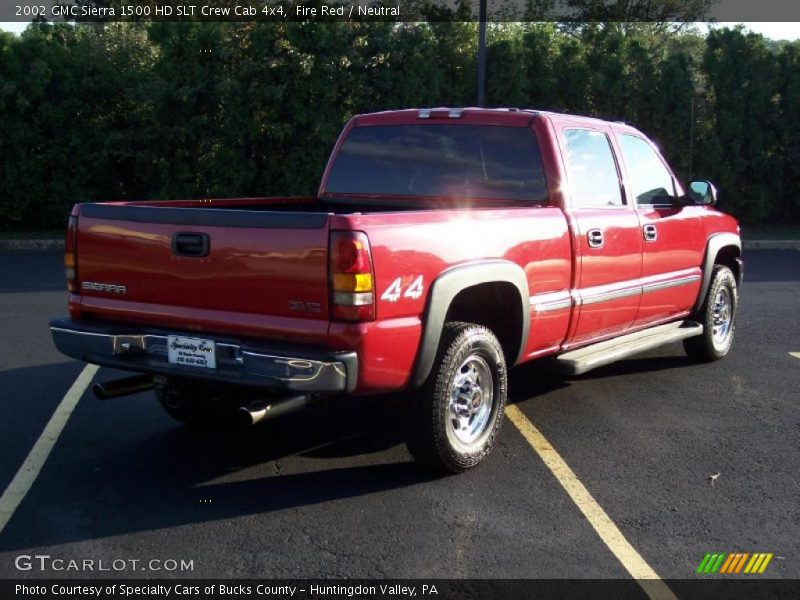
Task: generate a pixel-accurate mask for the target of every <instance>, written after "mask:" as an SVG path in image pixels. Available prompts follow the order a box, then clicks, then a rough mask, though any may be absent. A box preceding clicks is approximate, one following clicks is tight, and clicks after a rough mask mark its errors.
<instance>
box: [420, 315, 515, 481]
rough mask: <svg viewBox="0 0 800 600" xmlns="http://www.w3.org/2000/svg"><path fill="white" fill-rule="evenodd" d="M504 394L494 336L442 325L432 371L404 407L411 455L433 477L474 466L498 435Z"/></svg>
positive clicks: (471, 326)
mask: <svg viewBox="0 0 800 600" xmlns="http://www.w3.org/2000/svg"><path fill="white" fill-rule="evenodd" d="M507 394H508V380H507V375H506V363H505V358H504V356H503V349H502V347H501V346H500V343H499V342H498V341H497V338H496V337H495V335H494V334H493V333H492V332H491V331H490V330H489V329H487V328H486V327H483V326H481V325H474V324H470V323H446V324H445V327H444V331H443V333H442V340H441V343H440V345H439V351H438V353H437V357H436V362H435V365H434V368H433V370H432V371H431V374H430V375H429V377H428V379H427V381H426V382H425V384H424V385H423V386H422V388H421V389H420V390H419V392H418V393H417V394H416V397H415V398H414V400H413V401H412V404H411V406H410V407H409V408H410V414H409V419H408V422H409V429H408V432H407V439H408V441H407V445H408V449H409V451H410V452H411V454H412V456H414V458H415V459H416V460H417V461H418V462H420V463H422V464H423V465H425V466H427V467H429V468H432V469H433V470H435V471H438V472H444V473H460V472H462V471H466V470H467V469H471V468H472V467H475V466H476V465H478V463H480V462H481V461H482V460H483V459H484V458H485V457H486V456H487V455H488V454H489V452H490V451H491V449H492V445H493V444H494V440H495V438H496V437H497V434H498V432H499V431H500V426H501V424H502V422H503V409H504V407H505V404H506V397H507Z"/></svg>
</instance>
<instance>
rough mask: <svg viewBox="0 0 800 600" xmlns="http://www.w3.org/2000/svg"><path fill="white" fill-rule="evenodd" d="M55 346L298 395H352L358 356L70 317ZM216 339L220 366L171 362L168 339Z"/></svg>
mask: <svg viewBox="0 0 800 600" xmlns="http://www.w3.org/2000/svg"><path fill="white" fill-rule="evenodd" d="M50 332H51V333H52V336H53V342H54V343H55V345H56V348H58V349H59V351H61V352H62V353H63V354H66V355H67V356H71V357H72V358H77V359H78V360H83V361H86V362H90V363H94V364H97V365H101V366H105V367H113V368H115V369H123V370H127V371H136V372H139V373H152V374H154V375H165V376H167V377H179V378H195V379H208V380H214V381H220V382H228V383H235V384H239V385H253V386H258V387H265V388H270V389H273V390H277V391H280V390H284V391H287V392H300V393H337V392H352V391H353V389H354V388H355V386H356V379H357V374H358V359H357V357H356V353H355V352H328V351H324V350H315V349H308V348H306V347H299V346H293V345H289V344H263V345H262V344H260V343H247V342H241V341H239V340H236V339H231V338H227V337H221V336H215V335H212V334H205V333H197V332H181V331H161V330H157V331H156V330H153V331H151V330H147V331H142V330H136V329H132V328H129V327H125V326H113V325H108V324H96V323H82V322H78V321H73V320H71V319H68V318H60V319H55V320H53V321H51V322H50ZM168 335H184V336H190V337H202V338H205V339H210V340H213V341H214V343H215V345H216V353H217V368H216V369H206V368H202V367H188V366H182V365H173V364H170V363H169V362H168V361H167V336H168Z"/></svg>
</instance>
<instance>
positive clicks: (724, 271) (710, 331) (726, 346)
mask: <svg viewBox="0 0 800 600" xmlns="http://www.w3.org/2000/svg"><path fill="white" fill-rule="evenodd" d="M738 300H739V297H738V291H737V288H736V278H735V277H734V275H733V272H732V271H731V270H730V269H729V268H728V267H726V266H724V265H715V266H714V270H713V271H712V274H711V284H710V285H709V286H708V294H707V295H706V299H705V302H703V306H702V308H701V309H700V312H699V313H698V315H697V317H696V318H697V319H698V320H699V321H700V322H701V323H702V325H703V335H698V336H696V337H691V338H688V339H685V340H684V341H683V347H684V349H685V350H686V354H688V355H689V357H690V358H692V359H694V360H697V361H701V362H710V361H714V360H719V359H720V358H723V357H724V356H725V355H727V354H728V352H730V349H731V346H733V338H734V332H735V330H736V308H737V305H738Z"/></svg>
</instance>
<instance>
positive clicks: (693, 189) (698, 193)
mask: <svg viewBox="0 0 800 600" xmlns="http://www.w3.org/2000/svg"><path fill="white" fill-rule="evenodd" d="M687 195H688V196H689V199H690V200H692V202H694V204H708V205H711V206H713V205H714V204H716V203H717V188H715V187H714V184H713V183H711V182H710V181H692V182H691V183H690V184H689V193H688V194H687Z"/></svg>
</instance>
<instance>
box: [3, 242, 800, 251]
mask: <svg viewBox="0 0 800 600" xmlns="http://www.w3.org/2000/svg"><path fill="white" fill-rule="evenodd" d="M742 245H743V246H744V249H745V250H800V240H742ZM63 251H64V240H61V239H58V240H52V239H51V240H0V252H63Z"/></svg>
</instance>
